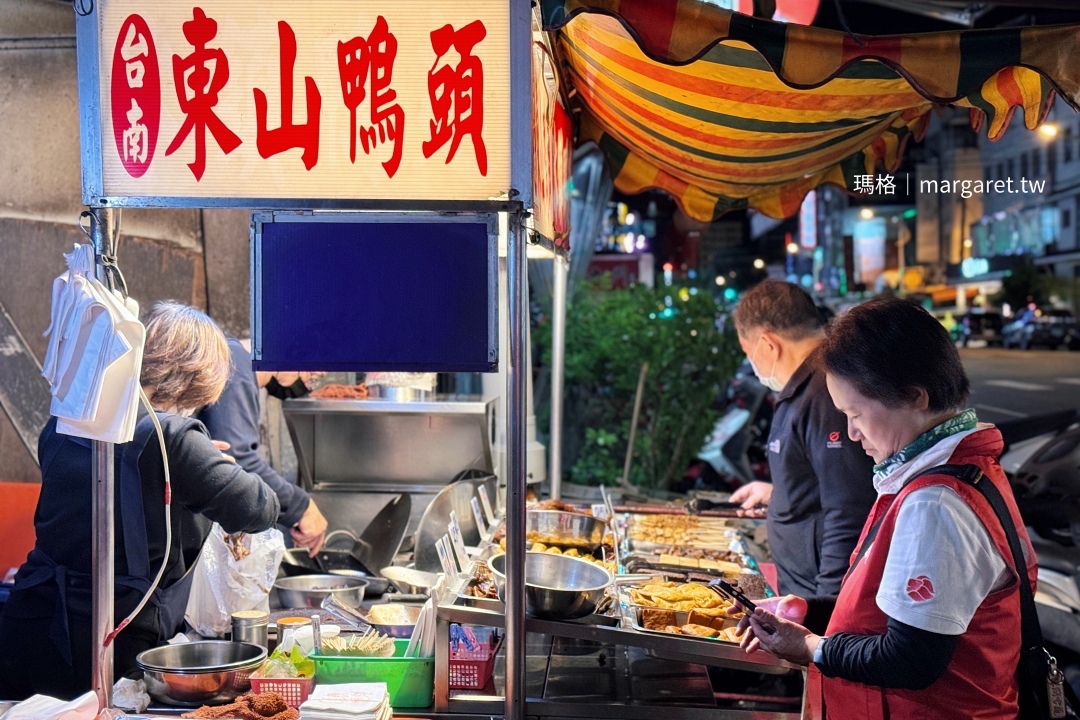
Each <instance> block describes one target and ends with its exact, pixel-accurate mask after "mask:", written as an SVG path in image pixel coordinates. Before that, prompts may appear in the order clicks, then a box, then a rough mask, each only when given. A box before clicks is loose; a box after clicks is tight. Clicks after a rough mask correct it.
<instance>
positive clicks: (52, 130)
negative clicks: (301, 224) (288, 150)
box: [0, 0, 248, 481]
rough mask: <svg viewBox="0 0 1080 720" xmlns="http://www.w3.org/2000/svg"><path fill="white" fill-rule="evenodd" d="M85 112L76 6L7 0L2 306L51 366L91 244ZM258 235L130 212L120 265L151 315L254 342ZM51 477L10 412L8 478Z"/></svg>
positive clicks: (0, 431)
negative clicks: (54, 332) (56, 310)
mask: <svg viewBox="0 0 1080 720" xmlns="http://www.w3.org/2000/svg"><path fill="white" fill-rule="evenodd" d="M78 109H79V100H78V77H77V71H76V61H75V19H74V13H73V10H72V6H71V3H70V2H58V1H56V0H0V128H3V141H2V142H0V304H2V305H3V306H4V307H5V308H6V309H7V311H8V313H9V314H10V315H11V317H12V319H13V320H14V321H15V323H16V325H17V326H18V328H19V330H20V331H21V333H22V335H23V337H24V338H25V340H26V342H27V344H28V345H29V346H30V349H31V350H32V351H33V353H34V354H35V355H36V356H37V358H38V360H39V361H40V359H41V357H42V356H43V354H44V349H45V339H44V338H43V337H42V335H41V333H42V332H43V331H44V330H45V328H46V327H47V326H48V324H49V292H50V286H51V283H52V280H53V278H54V277H56V275H58V274H59V273H60V272H62V271H63V269H64V261H63V257H62V253H63V252H65V251H67V250H69V249H70V248H71V245H72V244H73V243H76V242H84V241H85V238H84V236H83V233H82V232H81V230H80V229H79V227H78V224H77V223H78V218H79V213H81V212H82V211H83V210H84V209H85V208H84V207H83V206H82V204H81V187H80V150H79V121H78ZM247 227H248V214H247V212H245V211H228V210H218V211H200V210H128V211H124V212H122V213H121V224H120V228H121V239H120V243H119V249H118V258H119V263H120V268H121V270H122V271H123V273H124V275H125V276H126V278H127V281H128V286H129V289H130V292H131V294H132V296H133V297H135V298H136V299H137V300H138V301H139V302H140V304H141V305H142V306H143V307H148V306H149V305H151V304H153V302H155V301H157V300H161V299H174V300H179V301H182V302H187V303H190V304H193V305H195V306H197V307H201V308H205V309H208V310H209V312H210V314H211V315H212V316H213V317H214V318H215V319H217V320H218V322H219V323H220V324H221V325H222V327H223V329H225V331H226V332H229V333H232V334H236V335H242V334H244V333H246V332H247V328H248V239H247V238H248V235H247V232H248V231H247ZM3 381H4V378H2V377H0V383H2V382H3ZM39 479H40V473H39V472H38V469H37V466H36V464H35V463H34V461H33V459H32V456H31V455H30V453H29V452H28V451H27V450H26V448H25V446H24V445H23V444H22V442H21V441H20V439H19V436H18V435H17V434H16V432H15V430H14V428H13V426H12V424H11V421H10V419H9V418H8V417H7V415H6V413H4V412H3V411H2V410H0V480H16V481H36V480H39Z"/></svg>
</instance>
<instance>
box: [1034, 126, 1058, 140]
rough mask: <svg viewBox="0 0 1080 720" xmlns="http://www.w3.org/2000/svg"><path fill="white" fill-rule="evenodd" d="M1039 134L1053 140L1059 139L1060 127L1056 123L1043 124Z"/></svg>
mask: <svg viewBox="0 0 1080 720" xmlns="http://www.w3.org/2000/svg"><path fill="white" fill-rule="evenodd" d="M1039 134H1040V135H1042V136H1043V137H1044V138H1047V139H1049V140H1052V139H1054V138H1056V137H1057V134H1058V126H1057V125H1055V124H1054V123H1043V124H1042V125H1040V126H1039Z"/></svg>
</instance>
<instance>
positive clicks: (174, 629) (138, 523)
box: [16, 414, 196, 667]
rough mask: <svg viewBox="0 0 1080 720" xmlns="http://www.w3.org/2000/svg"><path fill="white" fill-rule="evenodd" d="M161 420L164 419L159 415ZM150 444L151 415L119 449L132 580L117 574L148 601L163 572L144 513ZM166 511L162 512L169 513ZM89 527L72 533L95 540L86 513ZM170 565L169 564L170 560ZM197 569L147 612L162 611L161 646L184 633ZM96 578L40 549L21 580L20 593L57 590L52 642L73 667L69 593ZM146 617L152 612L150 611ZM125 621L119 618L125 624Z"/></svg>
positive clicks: (119, 492)
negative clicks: (143, 463) (153, 561)
mask: <svg viewBox="0 0 1080 720" xmlns="http://www.w3.org/2000/svg"><path fill="white" fill-rule="evenodd" d="M159 417H162V416H161V414H159ZM72 439H73V440H75V441H76V442H80V443H89V441H85V440H82V439H80V438H72ZM150 442H157V432H156V430H155V428H154V422H153V420H152V419H151V418H150V415H149V414H144V415H142V417H140V419H139V422H138V423H137V424H136V426H135V437H134V439H133V440H132V441H131V442H128V443H124V444H123V445H118V446H117V447H116V452H117V458H116V459H117V464H116V467H117V474H116V496H117V501H118V504H117V508H116V512H117V513H118V514H119V517H120V523H121V528H122V531H123V536H124V553H125V555H126V559H127V574H126V575H120V574H117V575H116V577H115V586H117V587H120V586H123V587H128V588H132V589H133V590H135V591H136V592H137V593H139V595H140V596H141V595H143V594H145V593H146V591H147V590H148V589H149V588H150V584H151V583H152V582H153V580H154V576H155V575H157V571H158V568H157V567H150V549H149V547H148V545H147V541H146V516H145V514H144V513H145V510H144V508H143V495H142V478H141V477H140V475H139V457H140V456H141V455H142V453H143V450H145V449H146V446H147V444H148V443H150ZM47 466H48V459H46V458H42V467H47ZM164 510H165V509H164V508H161V512H162V513H164ZM84 517H85V523H86V524H85V525H84V526H83V527H80V528H72V532H73V533H76V534H83V535H86V536H92V534H93V531H94V529H93V526H92V515H91V514H90V513H86V515H85V516H84ZM178 543H179V539H178V538H176V537H175V534H174V537H173V548H174V549H175V548H176V547H177V546H178ZM166 560H167V559H166ZM195 564H196V563H192V566H191V567H190V568H188V571H187V573H185V574H184V576H183V577H182V578H180V579H179V580H177V581H176V582H174V583H173V584H172V585H170V586H169V587H167V588H161V587H159V588H158V589H157V590H156V591H155V592H154V594H153V595H152V596H151V597H150V600H149V601H148V602H147V608H154V609H156V611H157V630H158V640H159V642H160V641H164V640H167V639H169V638H171V637H173V636H174V635H176V633H178V632H179V631H180V630H181V629H182V625H183V622H184V611H185V610H186V608H187V602H188V595H189V594H190V591H191V582H192V579H193V577H194V575H193V574H192V572H191V570H192V569H193V568H194V566H195ZM92 581H93V578H92V577H91V575H90V574H89V573H87V572H83V571H79V570H73V569H71V568H69V567H66V566H64V565H60V564H58V563H57V562H55V561H54V560H53V559H52V558H50V557H49V556H48V555H46V554H45V553H44V552H42V551H41V550H39V549H37V548H34V549H33V550H32V551H31V552H30V555H29V556H28V557H27V559H26V564H25V565H24V566H23V567H22V568H21V569H20V572H19V577H18V579H17V583H16V587H17V588H20V589H22V588H32V587H36V586H38V585H44V584H46V583H54V584H55V585H56V589H57V590H56V592H57V602H56V611H55V613H54V615H53V622H52V626H51V628H50V630H49V639H50V640H52V642H53V643H54V645H55V646H56V648H57V650H59V652H60V654H61V655H62V656H63V658H64V659H65V660H66V661H67V664H68V666H69V667H70V666H72V659H71V635H70V632H69V628H68V603H67V593H68V590H69V589H72V588H80V589H84V590H86V589H89V588H91V587H92ZM143 612H146V609H145V608H144V610H143ZM122 620H123V618H120V617H118V618H115V621H116V622H117V623H119V622H120V621H122Z"/></svg>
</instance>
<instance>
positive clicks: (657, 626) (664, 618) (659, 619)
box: [641, 608, 675, 630]
mask: <svg viewBox="0 0 1080 720" xmlns="http://www.w3.org/2000/svg"><path fill="white" fill-rule="evenodd" d="M641 624H642V626H643V627H644V628H645V629H646V630H663V629H664V628H666V627H667V626H668V625H674V624H675V611H674V610H663V609H660V608H642V610H641Z"/></svg>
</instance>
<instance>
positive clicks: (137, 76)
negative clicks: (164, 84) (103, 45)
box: [111, 15, 161, 178]
mask: <svg viewBox="0 0 1080 720" xmlns="http://www.w3.org/2000/svg"><path fill="white" fill-rule="evenodd" d="M111 100H112V123H113V138H114V139H115V141H116V152H117V153H118V154H119V156H120V162H121V164H123V166H124V170H126V171H127V174H128V175H130V176H131V177H135V178H138V177H142V176H143V175H144V174H145V173H146V170H147V168H149V167H150V161H151V160H153V159H154V149H155V148H156V147H157V138H158V129H159V126H160V121H161V75H160V71H159V70H158V59H157V49H156V48H155V47H154V38H153V37H152V36H151V34H150V28H149V26H147V24H146V20H144V19H143V18H142V17H141V16H140V15H129V16H128V17H127V19H126V20H124V22H123V24H122V25H121V26H120V32H119V34H118V35H117V37H116V48H115V49H114V50H113V63H112V98H111Z"/></svg>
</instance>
